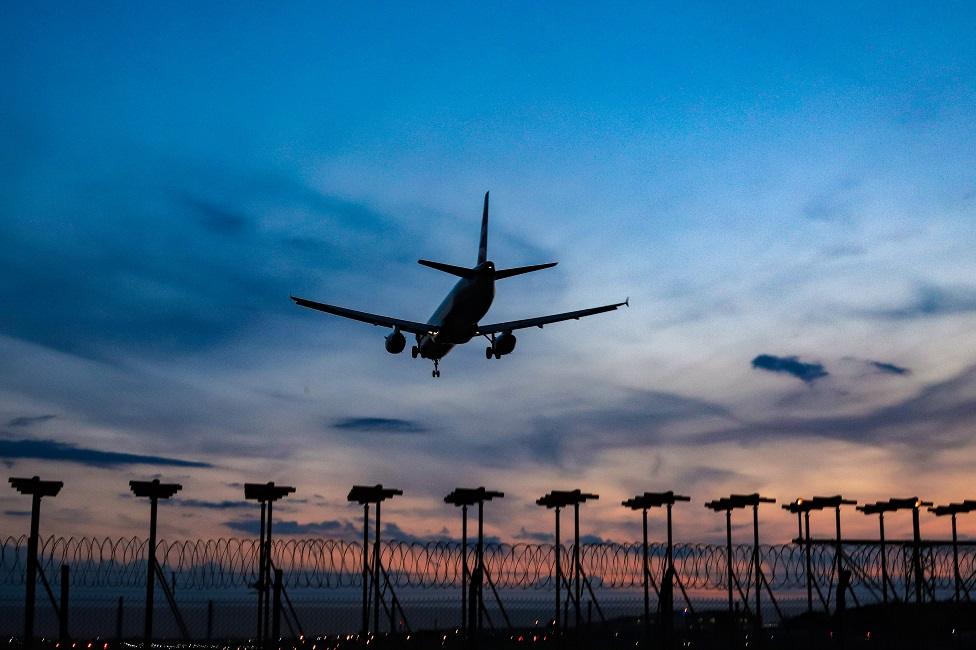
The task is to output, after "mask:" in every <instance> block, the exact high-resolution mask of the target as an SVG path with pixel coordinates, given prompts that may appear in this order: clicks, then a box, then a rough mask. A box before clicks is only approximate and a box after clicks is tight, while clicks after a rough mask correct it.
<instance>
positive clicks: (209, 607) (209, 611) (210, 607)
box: [207, 600, 214, 641]
mask: <svg viewBox="0 0 976 650" xmlns="http://www.w3.org/2000/svg"><path fill="white" fill-rule="evenodd" d="M213 609H214V608H213V601H212V600H208V601H207V641H210V640H212V639H213V614H214V612H213Z"/></svg>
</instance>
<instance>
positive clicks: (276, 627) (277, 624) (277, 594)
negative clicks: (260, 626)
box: [271, 569, 284, 643]
mask: <svg viewBox="0 0 976 650" xmlns="http://www.w3.org/2000/svg"><path fill="white" fill-rule="evenodd" d="M283 577H284V572H283V571H282V570H281V569H275V570H274V591H273V592H272V601H271V607H272V609H273V610H274V616H272V617H271V639H272V640H273V641H274V642H275V643H277V642H278V639H280V638H281V581H282V579H283Z"/></svg>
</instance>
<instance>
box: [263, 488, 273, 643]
mask: <svg viewBox="0 0 976 650" xmlns="http://www.w3.org/2000/svg"><path fill="white" fill-rule="evenodd" d="M272 505H274V502H273V501H270V500H269V501H268V523H267V528H266V529H265V531H264V577H263V578H262V579H261V586H262V588H263V589H264V638H265V640H267V638H268V630H269V629H270V627H269V625H268V624H269V623H270V621H269V619H270V617H271V607H270V604H271V588H272V584H271V507H272Z"/></svg>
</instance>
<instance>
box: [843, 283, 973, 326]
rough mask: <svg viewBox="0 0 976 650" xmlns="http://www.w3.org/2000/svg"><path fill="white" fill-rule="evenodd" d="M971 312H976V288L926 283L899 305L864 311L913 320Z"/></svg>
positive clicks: (896, 318)
mask: <svg viewBox="0 0 976 650" xmlns="http://www.w3.org/2000/svg"><path fill="white" fill-rule="evenodd" d="M971 312H976V288H973V287H961V286H954V287H939V286H935V285H926V286H922V287H918V288H917V289H916V290H915V292H914V294H913V295H912V296H911V298H909V299H908V300H907V301H906V302H905V303H904V304H902V305H900V306H898V307H891V308H887V309H875V310H867V311H863V312H862V313H864V314H865V315H867V316H871V317H874V318H881V319H885V320H911V319H915V318H929V317H932V316H943V315H951V314H967V313H971Z"/></svg>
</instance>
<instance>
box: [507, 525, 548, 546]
mask: <svg viewBox="0 0 976 650" xmlns="http://www.w3.org/2000/svg"><path fill="white" fill-rule="evenodd" d="M514 538H515V539H516V540H518V541H521V542H542V543H544V542H552V541H553V540H554V539H555V536H554V535H553V534H552V533H546V532H542V531H531V530H526V529H525V526H523V527H522V528H520V529H519V532H517V533H515V536H514Z"/></svg>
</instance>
